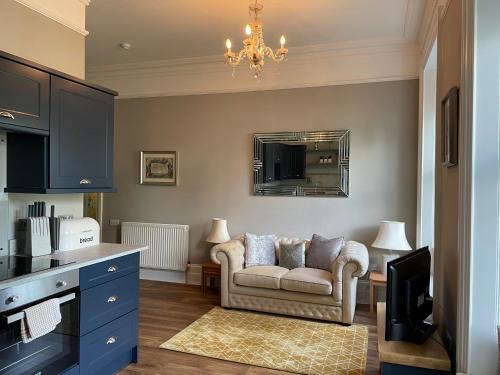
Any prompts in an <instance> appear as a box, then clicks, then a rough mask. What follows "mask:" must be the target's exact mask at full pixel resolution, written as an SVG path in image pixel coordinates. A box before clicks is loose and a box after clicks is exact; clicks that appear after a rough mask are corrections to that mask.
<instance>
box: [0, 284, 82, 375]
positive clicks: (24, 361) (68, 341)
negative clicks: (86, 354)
mask: <svg viewBox="0 0 500 375" xmlns="http://www.w3.org/2000/svg"><path fill="white" fill-rule="evenodd" d="M55 297H58V298H61V300H62V301H65V302H63V303H61V318H62V319H61V323H59V324H58V325H57V327H56V329H55V330H54V331H52V332H50V333H48V334H46V335H45V336H42V337H40V338H38V339H36V340H33V341H31V342H29V343H27V344H24V343H23V342H22V339H21V320H20V319H22V316H23V314H22V311H23V309H25V308H26V307H28V306H23V307H21V308H18V309H15V310H11V311H7V312H4V313H2V316H1V317H0V375H25V374H26V375H34V374H37V375H57V374H62V373H64V372H65V371H66V370H68V369H70V368H71V367H73V366H75V365H77V364H78V357H79V339H78V336H79V299H80V298H79V294H78V289H73V290H67V291H65V292H63V293H60V294H57V295H52V296H50V297H49V298H47V299H50V298H55ZM42 301H44V300H39V301H37V302H35V303H33V304H30V306H31V305H36V304H37V303H40V302H42Z"/></svg>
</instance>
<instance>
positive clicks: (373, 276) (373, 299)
mask: <svg viewBox="0 0 500 375" xmlns="http://www.w3.org/2000/svg"><path fill="white" fill-rule="evenodd" d="M377 286H383V287H386V286H387V276H386V275H384V274H382V273H379V272H370V312H371V313H373V310H374V307H375V304H376V303H377V293H376V290H375V288H376V287H377Z"/></svg>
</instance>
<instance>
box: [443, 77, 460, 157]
mask: <svg viewBox="0 0 500 375" xmlns="http://www.w3.org/2000/svg"><path fill="white" fill-rule="evenodd" d="M458 100H459V89H458V87H453V88H451V89H450V91H448V94H447V95H446V96H445V98H444V99H443V100H442V101H441V164H442V165H443V166H445V167H452V166H454V165H456V164H457V161H458Z"/></svg>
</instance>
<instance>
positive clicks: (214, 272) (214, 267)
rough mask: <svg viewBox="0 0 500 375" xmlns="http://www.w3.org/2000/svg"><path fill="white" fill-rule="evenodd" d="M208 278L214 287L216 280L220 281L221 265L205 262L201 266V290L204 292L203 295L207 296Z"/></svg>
mask: <svg viewBox="0 0 500 375" xmlns="http://www.w3.org/2000/svg"><path fill="white" fill-rule="evenodd" d="M207 277H209V278H210V285H211V286H212V287H213V286H214V285H215V279H219V280H220V264H215V263H213V262H205V263H203V265H202V266H201V288H202V290H203V295H205V291H206V289H207Z"/></svg>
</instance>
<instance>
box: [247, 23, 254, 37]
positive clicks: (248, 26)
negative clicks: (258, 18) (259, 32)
mask: <svg viewBox="0 0 500 375" xmlns="http://www.w3.org/2000/svg"><path fill="white" fill-rule="evenodd" d="M245 34H247V35H248V36H250V35H252V28H251V27H250V25H249V24H248V23H247V25H246V27H245Z"/></svg>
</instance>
